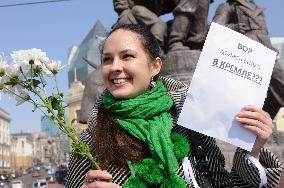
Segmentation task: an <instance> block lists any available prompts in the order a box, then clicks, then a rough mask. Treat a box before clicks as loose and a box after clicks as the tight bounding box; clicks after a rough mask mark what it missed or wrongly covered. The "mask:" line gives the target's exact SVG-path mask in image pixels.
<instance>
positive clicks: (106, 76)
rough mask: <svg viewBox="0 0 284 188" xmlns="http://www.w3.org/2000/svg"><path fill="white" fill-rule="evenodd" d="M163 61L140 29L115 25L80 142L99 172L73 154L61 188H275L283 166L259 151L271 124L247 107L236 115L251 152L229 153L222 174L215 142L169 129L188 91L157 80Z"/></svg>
mask: <svg viewBox="0 0 284 188" xmlns="http://www.w3.org/2000/svg"><path fill="white" fill-rule="evenodd" d="M162 59H163V58H162V57H161V55H160V48H159V45H158V42H157V41H156V39H155V38H154V36H153V35H152V34H151V32H150V31H149V29H148V28H147V27H146V26H143V25H135V24H130V25H121V26H118V27H115V28H114V29H113V30H112V31H111V32H110V33H109V35H108V36H107V38H106V40H105V43H104V44H103V48H102V69H101V70H102V74H103V80H104V84H105V86H106V90H105V91H104V92H103V94H102V95H101V96H100V97H99V98H98V100H97V101H96V104H95V106H94V108H93V110H92V113H91V115H90V118H89V127H88V129H87V130H85V131H83V132H82V134H81V140H82V141H83V142H85V143H87V144H88V145H89V146H90V148H92V153H93V154H94V155H95V157H96V159H97V161H98V162H99V164H100V166H101V168H102V169H105V170H94V169H92V167H91V164H90V162H89V161H88V160H87V159H86V158H76V156H75V155H74V154H72V155H71V160H70V163H69V166H68V167H69V173H68V177H67V188H73V187H81V188H86V187H88V188H93V187H112V188H114V187H120V186H122V187H124V188H146V187H161V188H185V187H188V186H190V187H194V188H198V187H204V188H210V187H260V186H262V185H266V186H267V187H275V186H276V185H277V184H278V182H279V177H280V174H281V172H282V168H283V166H282V165H281V163H280V162H279V160H278V158H277V157H276V156H275V155H273V154H272V153H271V152H270V151H268V150H266V149H264V148H263V145H264V144H265V143H266V142H267V139H268V138H269V137H270V135H271V132H272V127H273V125H272V120H271V118H270V117H269V116H267V114H266V113H265V112H264V111H263V110H261V109H260V108H258V107H254V106H246V107H245V108H244V110H243V111H242V112H240V113H238V114H237V118H236V120H237V121H239V122H240V125H241V126H243V127H244V128H246V129H248V130H250V131H252V132H253V133H255V134H256V135H257V139H256V142H255V145H254V147H253V149H252V151H251V152H247V151H245V150H242V149H240V148H238V149H237V150H236V153H235V160H234V164H233V168H232V170H231V171H230V172H228V171H227V170H226V169H225V168H224V156H223V154H222V153H221V150H220V149H219V148H218V146H217V145H216V142H215V139H213V138H211V137H208V136H205V135H202V134H200V133H197V132H194V131H192V130H189V129H187V128H185V127H181V126H179V125H178V124H177V123H176V122H177V119H178V116H179V113H180V111H181V108H182V106H183V103H184V99H185V96H186V94H187V90H188V86H187V85H185V84H183V83H181V82H179V81H175V80H173V79H170V78H165V77H159V76H158V74H159V72H160V69H161V66H162ZM264 168H266V171H265V170H264ZM110 180H111V182H110Z"/></svg>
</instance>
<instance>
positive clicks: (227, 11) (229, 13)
mask: <svg viewBox="0 0 284 188" xmlns="http://www.w3.org/2000/svg"><path fill="white" fill-rule="evenodd" d="M234 14H235V11H234V7H233V6H232V5H229V4H228V3H222V4H220V5H219V6H218V8H217V9H216V12H215V15H214V17H213V22H216V23H218V24H221V25H224V26H226V27H229V28H231V29H234V30H238V24H237V23H234V22H233V21H232V20H231V18H232V17H233V16H234Z"/></svg>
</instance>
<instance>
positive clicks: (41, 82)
mask: <svg viewBox="0 0 284 188" xmlns="http://www.w3.org/2000/svg"><path fill="white" fill-rule="evenodd" d="M11 57H12V60H13V62H12V63H11V64H8V63H7V58H6V57H5V56H4V54H3V55H0V91H1V92H2V93H4V94H9V95H11V96H14V97H15V100H16V101H17V103H16V105H20V104H22V103H23V102H29V103H31V104H32V105H33V107H34V109H33V111H35V110H40V111H41V112H42V113H43V114H44V115H46V116H47V117H48V118H49V119H50V120H51V121H52V122H54V124H55V125H57V126H58V127H59V129H60V130H61V131H62V132H63V133H65V134H66V135H67V136H68V137H69V138H70V139H71V140H72V148H73V150H74V154H75V155H76V156H82V157H86V158H88V159H89V160H90V161H91V163H92V165H93V167H94V168H95V169H100V167H99V165H98V164H97V162H96V159H95V158H94V157H93V156H92V154H91V150H90V148H89V146H88V145H87V144H85V143H83V142H82V141H80V140H79V139H78V137H77V135H76V132H75V130H74V128H72V127H71V126H68V125H67V121H66V116H65V108H66V104H65V103H64V100H63V98H64V95H63V93H62V92H60V90H59V87H58V83H57V80H56V75H57V74H58V72H59V71H60V70H61V69H62V68H63V67H64V66H62V65H61V61H55V60H49V58H48V57H47V55H46V53H45V52H43V51H42V50H40V49H35V48H33V49H29V50H19V51H14V52H12V54H11ZM48 77H51V78H53V79H54V82H55V87H54V89H53V90H52V91H51V92H48V91H47V89H46V88H47V83H46V81H47V80H49V79H47V78H48ZM74 121H75V120H72V121H71V124H72V123H74Z"/></svg>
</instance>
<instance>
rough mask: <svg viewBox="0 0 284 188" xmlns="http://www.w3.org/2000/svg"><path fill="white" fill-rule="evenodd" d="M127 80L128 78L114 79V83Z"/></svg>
mask: <svg viewBox="0 0 284 188" xmlns="http://www.w3.org/2000/svg"><path fill="white" fill-rule="evenodd" d="M127 80H128V79H127V78H120V79H113V80H112V83H114V84H121V83H124V82H126V81H127Z"/></svg>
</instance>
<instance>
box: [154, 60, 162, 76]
mask: <svg viewBox="0 0 284 188" xmlns="http://www.w3.org/2000/svg"><path fill="white" fill-rule="evenodd" d="M162 64H163V62H162V60H161V58H159V57H157V58H156V59H155V61H154V62H153V63H152V74H153V75H152V76H153V77H154V76H156V75H157V74H159V73H160V71H161V68H162Z"/></svg>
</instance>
